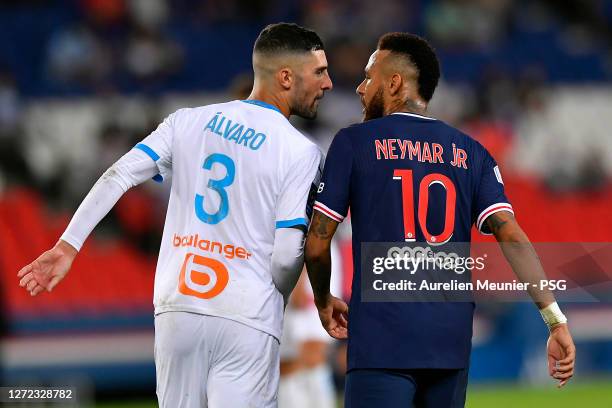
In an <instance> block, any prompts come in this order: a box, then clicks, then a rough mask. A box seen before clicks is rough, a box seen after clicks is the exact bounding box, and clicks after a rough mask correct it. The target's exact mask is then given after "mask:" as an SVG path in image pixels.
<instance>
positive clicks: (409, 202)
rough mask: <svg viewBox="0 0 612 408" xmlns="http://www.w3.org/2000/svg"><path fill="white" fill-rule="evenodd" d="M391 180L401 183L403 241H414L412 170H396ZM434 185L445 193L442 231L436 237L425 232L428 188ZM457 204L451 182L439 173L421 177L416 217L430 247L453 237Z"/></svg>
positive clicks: (455, 193)
mask: <svg viewBox="0 0 612 408" xmlns="http://www.w3.org/2000/svg"><path fill="white" fill-rule="evenodd" d="M393 179H394V180H399V181H401V182H402V211H403V218H404V239H405V240H406V241H407V242H414V241H416V224H415V220H414V190H413V175H412V170H407V169H396V170H394V171H393ZM434 184H440V185H441V186H442V187H444V190H445V191H446V203H445V210H444V230H443V231H442V233H440V234H438V235H432V234H431V233H430V232H429V231H428V230H427V210H428V207H429V188H430V187H431V186H433V185H434ZM456 202H457V191H456V189H455V185H454V184H453V181H452V180H451V179H450V178H448V177H447V176H445V175H444V174H440V173H431V174H428V175H426V176H425V177H423V179H422V180H421V182H420V183H419V202H418V203H417V215H418V220H419V226H420V227H421V231H422V232H423V235H424V236H425V240H426V241H427V242H428V243H429V244H432V245H441V244H444V243H446V242H448V240H450V239H451V237H452V236H453V231H454V229H455V204H456Z"/></svg>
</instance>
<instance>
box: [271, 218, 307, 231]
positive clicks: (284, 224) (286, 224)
mask: <svg viewBox="0 0 612 408" xmlns="http://www.w3.org/2000/svg"><path fill="white" fill-rule="evenodd" d="M296 225H303V226H308V220H307V219H306V218H294V219H292V220H282V221H276V228H277V229H278V228H291V227H295V226H296Z"/></svg>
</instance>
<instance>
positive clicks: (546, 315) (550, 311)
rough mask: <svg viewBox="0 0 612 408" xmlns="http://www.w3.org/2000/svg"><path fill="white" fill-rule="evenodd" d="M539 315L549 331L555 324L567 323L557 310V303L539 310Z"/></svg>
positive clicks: (561, 313)
mask: <svg viewBox="0 0 612 408" xmlns="http://www.w3.org/2000/svg"><path fill="white" fill-rule="evenodd" d="M540 314H541V315H542V319H544V323H546V325H547V326H548V328H549V329H551V328H552V327H553V326H555V325H557V324H561V323H567V318H566V317H565V315H564V314H563V312H562V311H561V309H560V308H559V305H558V304H557V302H554V303H551V304H550V305H548V306H546V307H545V308H544V309H540Z"/></svg>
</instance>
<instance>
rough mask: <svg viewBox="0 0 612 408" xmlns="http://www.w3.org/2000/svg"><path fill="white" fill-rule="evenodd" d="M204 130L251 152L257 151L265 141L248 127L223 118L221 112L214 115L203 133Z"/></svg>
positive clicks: (261, 135)
mask: <svg viewBox="0 0 612 408" xmlns="http://www.w3.org/2000/svg"><path fill="white" fill-rule="evenodd" d="M206 130H210V131H211V132H212V133H214V134H216V135H219V136H221V137H222V138H223V139H225V140H227V141H228V142H234V143H236V144H238V145H242V146H245V147H248V148H249V149H251V150H257V149H259V148H260V147H261V145H263V144H264V142H265V141H266V135H265V134H264V133H261V132H258V131H257V130H255V129H253V128H250V127H246V128H245V126H244V125H242V124H241V123H238V122H237V121H235V120H232V119H230V118H227V117H225V116H224V115H223V113H222V112H217V113H215V116H213V117H212V118H211V119H210V121H208V124H207V125H206V127H205V128H204V131H206Z"/></svg>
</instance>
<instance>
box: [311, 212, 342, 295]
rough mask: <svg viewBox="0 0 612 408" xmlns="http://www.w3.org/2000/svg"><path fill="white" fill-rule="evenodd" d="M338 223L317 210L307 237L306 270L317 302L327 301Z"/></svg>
mask: <svg viewBox="0 0 612 408" xmlns="http://www.w3.org/2000/svg"><path fill="white" fill-rule="evenodd" d="M337 226H338V223H337V222H336V221H334V220H332V219H331V218H328V217H327V216H325V215H323V214H321V213H319V212H315V214H314V215H313V219H312V224H311V226H310V230H309V231H308V238H307V239H306V270H307V271H308V279H310V285H311V286H312V291H313V294H314V298H315V303H317V304H323V303H325V302H326V300H327V298H328V296H329V294H330V291H329V282H330V279H331V250H330V248H331V240H332V237H333V236H334V233H335V232H336V227H337Z"/></svg>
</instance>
